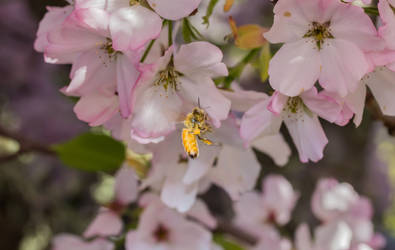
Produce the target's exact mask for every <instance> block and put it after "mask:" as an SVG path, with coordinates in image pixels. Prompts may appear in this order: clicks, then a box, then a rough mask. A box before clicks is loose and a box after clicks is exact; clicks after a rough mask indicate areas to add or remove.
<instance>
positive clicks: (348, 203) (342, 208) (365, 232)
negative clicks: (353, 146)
mask: <svg viewBox="0 0 395 250" xmlns="http://www.w3.org/2000/svg"><path fill="white" fill-rule="evenodd" d="M312 210H313V213H314V214H315V215H316V216H317V218H319V219H320V220H322V221H323V222H324V225H323V226H321V227H322V228H325V229H327V230H329V231H326V230H324V229H322V230H323V231H326V232H328V237H333V236H334V235H335V234H334V233H333V232H332V231H331V230H330V229H328V228H332V229H333V226H335V225H336V227H340V225H342V226H341V228H345V226H347V230H349V234H350V240H349V244H350V247H349V248H351V249H359V248H358V247H361V246H366V247H369V248H367V249H380V248H382V247H383V246H384V245H385V240H384V239H383V237H382V236H381V235H380V234H375V233H374V228H373V223H372V221H371V220H372V213H373V209H372V206H371V204H370V201H369V200H367V199H366V198H364V197H360V196H359V195H358V193H356V192H355V190H354V189H353V187H352V186H351V185H350V184H348V183H339V182H337V181H336V180H335V179H322V180H320V181H319V182H318V184H317V188H316V190H315V192H314V194H313V198H312ZM342 230H343V229H342ZM344 230H345V229H344ZM349 248H345V249H347V250H348V249H349Z"/></svg>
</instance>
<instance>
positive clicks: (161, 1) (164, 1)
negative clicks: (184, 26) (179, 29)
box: [148, 0, 202, 20]
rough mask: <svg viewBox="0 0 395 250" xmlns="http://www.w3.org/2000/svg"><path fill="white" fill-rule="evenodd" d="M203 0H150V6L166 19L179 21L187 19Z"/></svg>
mask: <svg viewBox="0 0 395 250" xmlns="http://www.w3.org/2000/svg"><path fill="white" fill-rule="evenodd" d="M201 1H202V0H148V3H149V5H150V6H151V7H152V8H153V9H154V10H155V11H156V13H158V14H159V15H160V16H162V17H163V18H165V19H170V20H178V19H181V18H183V17H187V16H188V15H189V14H191V13H192V12H193V11H194V10H195V9H197V7H198V6H199V4H200V2H201Z"/></svg>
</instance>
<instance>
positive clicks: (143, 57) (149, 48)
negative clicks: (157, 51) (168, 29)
mask: <svg viewBox="0 0 395 250" xmlns="http://www.w3.org/2000/svg"><path fill="white" fill-rule="evenodd" d="M155 41H156V39H152V40H151V42H150V43H149V44H148V47H147V49H146V50H145V51H144V54H143V56H142V57H141V60H140V62H141V63H143V62H144V61H145V59H146V58H147V56H148V54H149V52H150V51H151V49H152V46H153V45H154V43H155Z"/></svg>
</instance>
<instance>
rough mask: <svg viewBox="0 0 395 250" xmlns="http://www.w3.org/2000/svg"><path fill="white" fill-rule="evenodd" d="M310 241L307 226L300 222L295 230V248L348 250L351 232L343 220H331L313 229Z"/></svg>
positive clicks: (306, 249) (301, 249)
mask: <svg viewBox="0 0 395 250" xmlns="http://www.w3.org/2000/svg"><path fill="white" fill-rule="evenodd" d="M314 232H315V234H314V236H315V239H314V241H312V239H311V235H310V231H309V227H308V226H307V225H306V224H302V225H300V226H299V227H298V229H297V230H296V237H295V238H296V239H295V241H296V243H295V245H296V249H297V250H350V247H351V240H352V232H351V230H350V228H349V227H348V226H347V224H346V223H344V222H333V223H330V224H326V225H322V226H319V227H317V228H316V229H315V231H314Z"/></svg>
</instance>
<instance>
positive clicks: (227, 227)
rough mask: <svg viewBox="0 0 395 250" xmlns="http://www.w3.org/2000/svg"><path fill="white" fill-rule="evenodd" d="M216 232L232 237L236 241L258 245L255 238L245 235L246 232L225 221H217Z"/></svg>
mask: <svg viewBox="0 0 395 250" xmlns="http://www.w3.org/2000/svg"><path fill="white" fill-rule="evenodd" d="M217 231H218V232H221V233H226V234H228V235H230V236H232V237H234V238H235V239H238V240H240V241H243V242H244V243H248V244H250V245H256V244H257V243H258V239H257V238H256V237H255V236H253V235H251V234H249V233H247V232H246V231H244V230H242V229H241V228H239V227H237V226H236V225H234V224H232V223H230V222H227V221H221V220H218V225H217Z"/></svg>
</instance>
